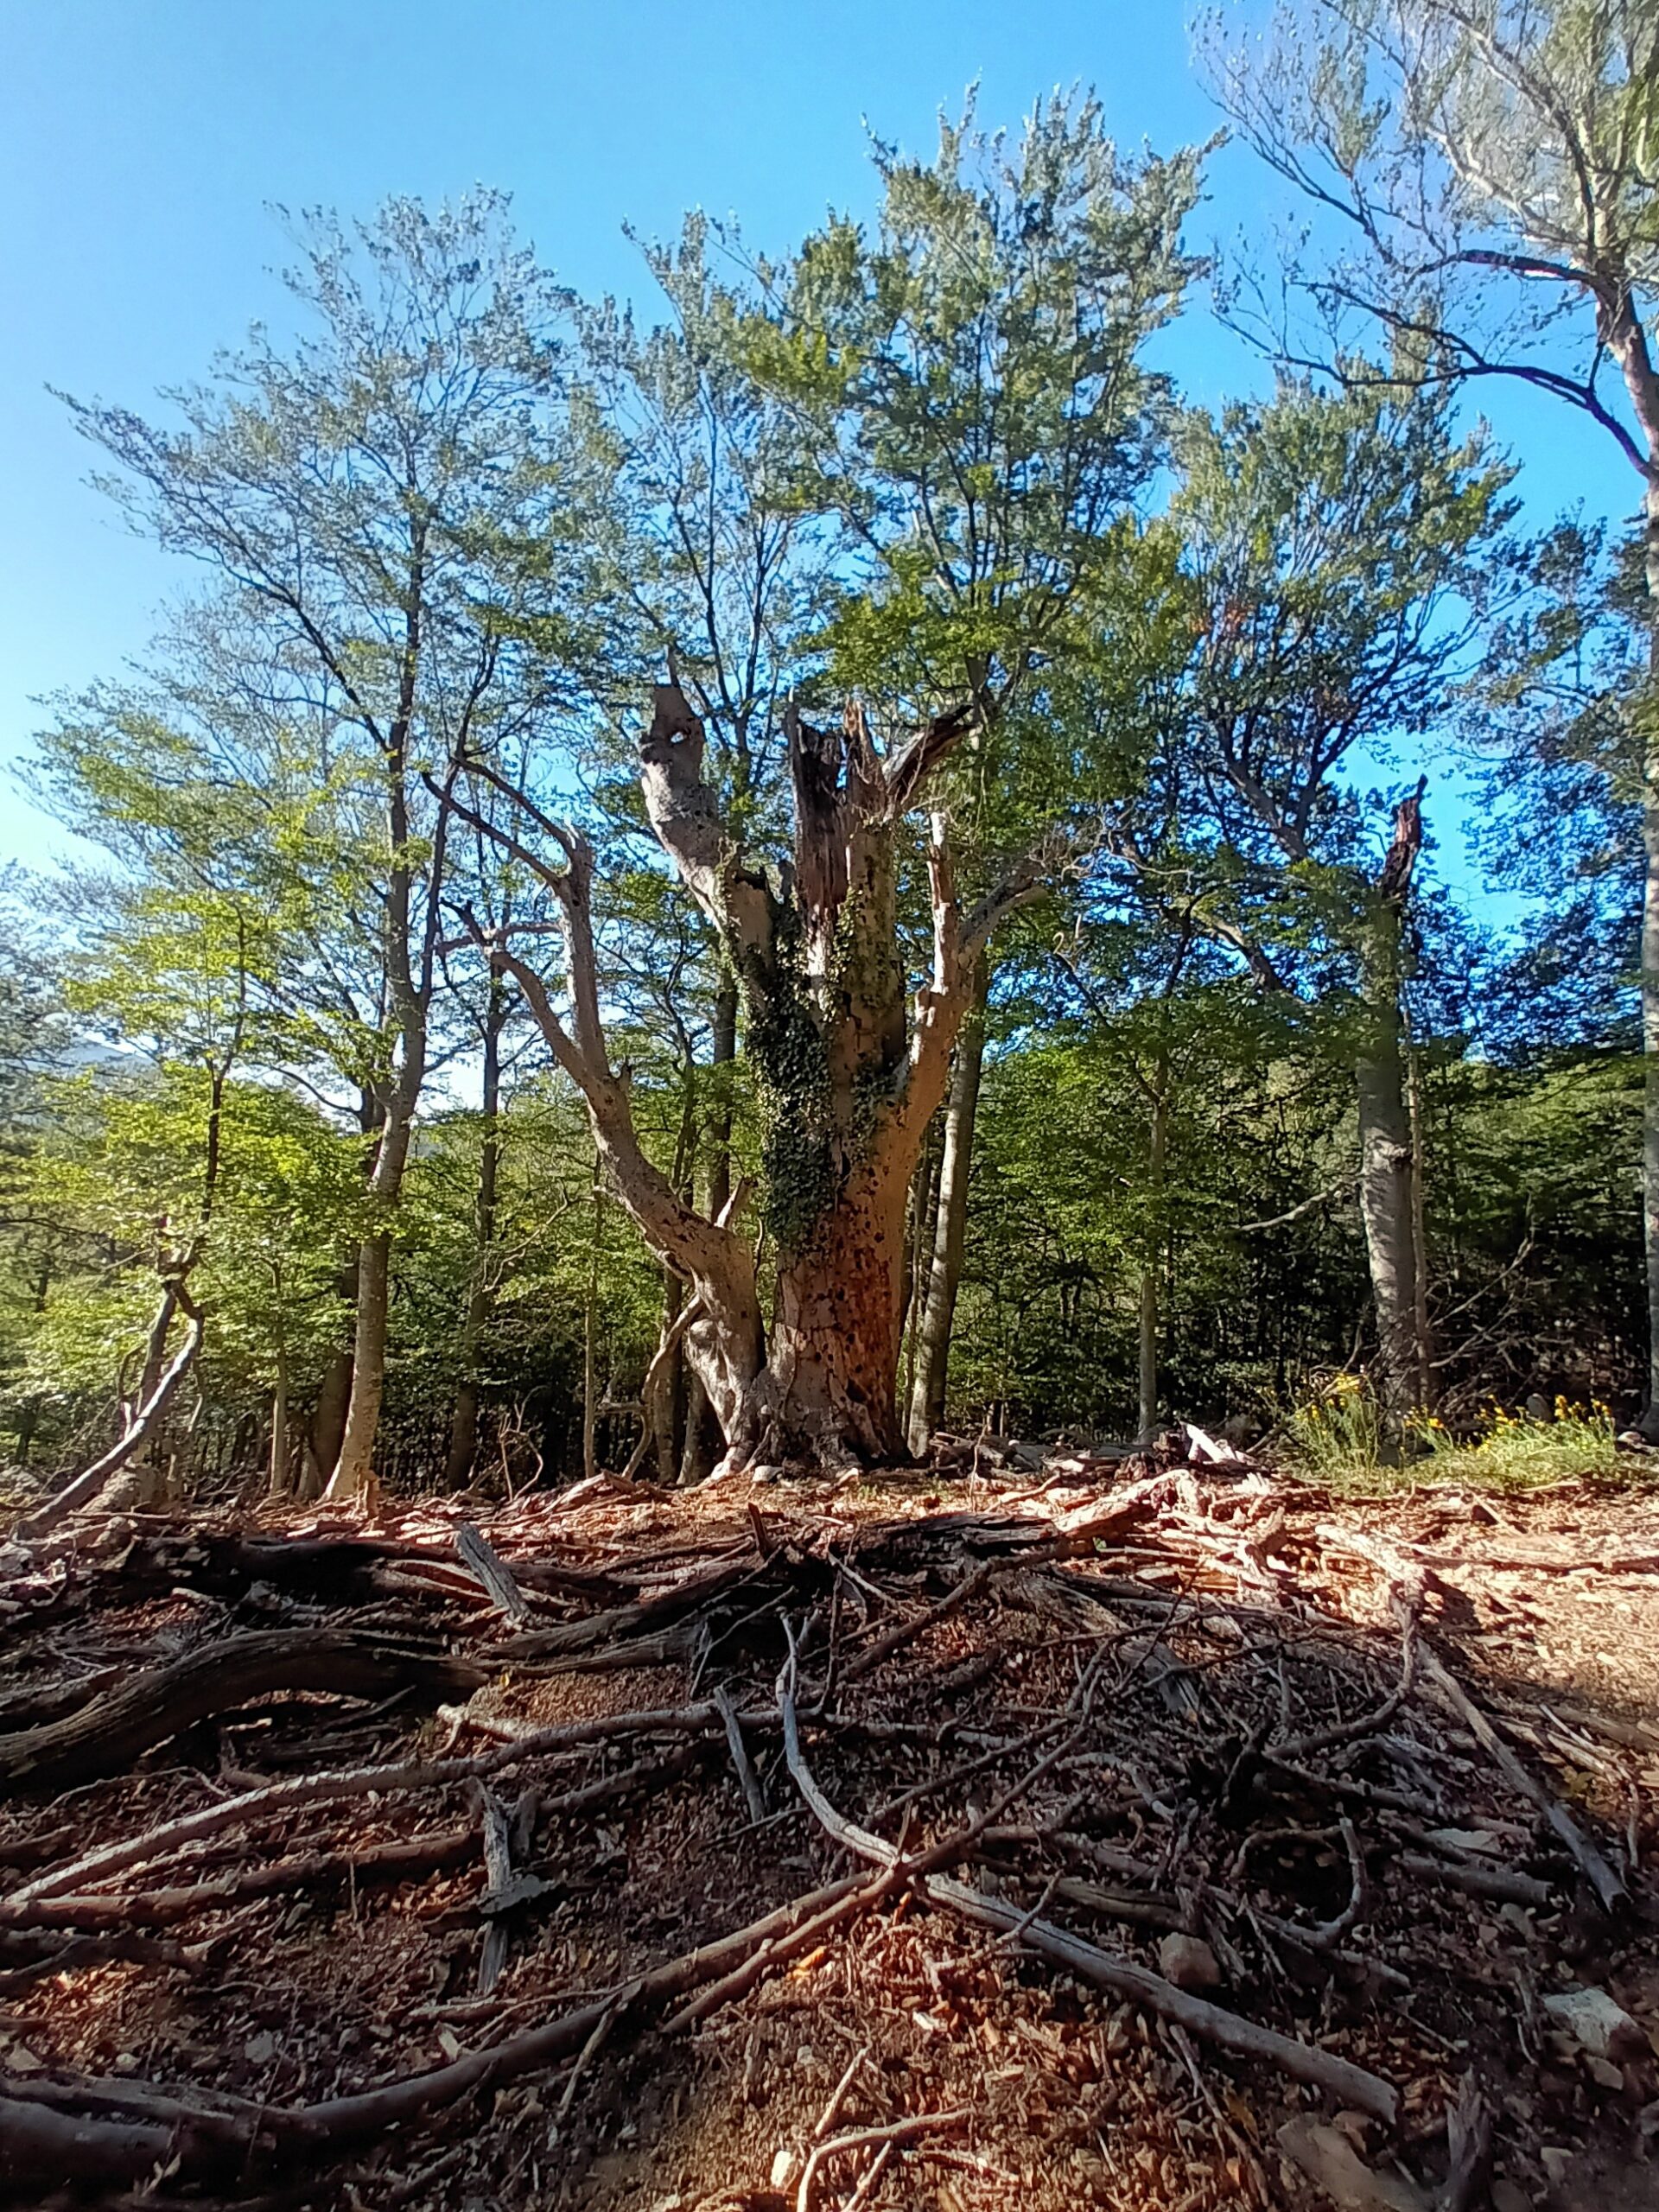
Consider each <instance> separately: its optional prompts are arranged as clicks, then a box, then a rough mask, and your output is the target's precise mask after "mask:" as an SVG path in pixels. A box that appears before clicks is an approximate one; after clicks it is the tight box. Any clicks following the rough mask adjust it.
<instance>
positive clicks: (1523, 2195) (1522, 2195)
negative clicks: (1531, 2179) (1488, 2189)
mask: <svg viewBox="0 0 1659 2212" xmlns="http://www.w3.org/2000/svg"><path fill="white" fill-rule="evenodd" d="M1492 2212H1532V2199H1531V2198H1530V2197H1529V2196H1528V2195H1527V2192H1526V2190H1524V2189H1522V2188H1521V2187H1520V2186H1519V2185H1518V2183H1515V2182H1512V2181H1507V2180H1503V2179H1499V2180H1497V2181H1495V2182H1494V2183H1492Z"/></svg>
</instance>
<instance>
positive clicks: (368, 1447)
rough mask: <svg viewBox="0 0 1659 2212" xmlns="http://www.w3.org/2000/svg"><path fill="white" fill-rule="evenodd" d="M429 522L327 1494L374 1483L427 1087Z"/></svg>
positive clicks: (432, 948) (391, 824) (399, 716)
mask: <svg viewBox="0 0 1659 2212" xmlns="http://www.w3.org/2000/svg"><path fill="white" fill-rule="evenodd" d="M426 588H427V524H426V523H425V521H424V520H423V518H421V517H419V516H418V515H413V516H411V518H410V542H409V555H408V569H407V574H406V578H405V583H404V626H403V639H402V642H401V649H400V652H399V668H398V679H397V710H396V712H395V713H394V715H392V718H391V722H390V723H389V725H388V726H387V728H386V731H385V738H384V740H383V741H382V743H381V762H380V766H381V774H382V777H383V779H384V781H383V786H382V787H383V790H384V792H385V833H386V855H387V865H386V887H385V937H384V939H383V944H384V946H385V983H386V991H387V1001H388V1005H389V1007H390V1010H391V1032H392V1039H393V1043H394V1057H393V1066H392V1071H391V1075H390V1076H389V1077H386V1078H385V1079H384V1080H383V1081H382V1082H381V1083H380V1084H378V1086H377V1087H376V1090H375V1093H374V1104H375V1107H376V1109H377V1110H378V1116H379V1136H378V1142H377V1143H376V1146H375V1151H374V1157H373V1160H372V1165H371V1166H370V1169H369V1176H368V1200H369V1212H370V1217H371V1220H372V1224H373V1225H372V1228H371V1229H370V1230H369V1233H368V1234H367V1235H366V1236H365V1237H364V1239H363V1241H362V1244H361V1247H360V1249H359V1254H358V1264H357V1326H356V1329H355V1331H354V1332H353V1341H352V1389H351V1397H350V1401H349V1402H348V1403H347V1406H346V1428H345V1433H344V1435H343V1436H342V1437H341V1439H340V1456H339V1458H338V1459H336V1461H335V1462H334V1473H333V1474H332V1475H331V1476H330V1477H329V1479H328V1488H327V1493H326V1495H327V1497H331V1498H349V1499H353V1500H356V1499H365V1498H367V1497H370V1496H371V1495H372V1490H373V1484H374V1445H375V1439H376V1437H377V1436H378V1433H379V1428H380V1402H381V1399H382V1397H383V1396H384V1395H385V1385H386V1329H387V1322H388V1319H389V1316H390V1312H391V1239H392V1224H393V1222H394V1220H395V1218H396V1217H397V1206H398V1202H399V1200H400V1199H401V1198H402V1196H403V1189H404V1171H405V1169H406V1168H407V1167H408V1165H409V1154H410V1142H411V1140H412V1138H413V1135H414V1128H415V1112H416V1107H417V1106H418V1104H419V1103H420V1096H421V1091H422V1089H423V1086H424V1084H425V1082H426V1059H427V1014H428V1010H429V1007H430V1005H431V1000H432V986H433V977H434V972H435V960H436V954H437V943H438V918H439V911H440V894H441V892H442V887H443V883H444V880H445V851H446V847H447V840H448V828H449V816H450V811H451V804H452V799H453V795H454V784H455V779H456V777H457V776H458V774H459V773H460V766H459V761H460V752H461V749H464V746H465V741H466V724H465V722H463V727H462V730H461V739H460V745H459V747H458V749H457V753H456V755H455V757H454V759H453V760H452V761H451V764H450V767H449V772H448V781H447V782H446V783H445V784H444V785H443V786H442V788H440V787H439V786H438V785H435V784H432V785H431V789H432V791H433V792H434V794H435V797H436V798H437V801H438V811H437V818H436V822H435V826H434V828H433V830H432V836H431V845H430V851H429V855H428V856H427V858H426V859H425V861H424V862H423V867H422V868H421V870H420V872H419V874H417V872H416V840H415V835H414V829H413V825H412V823H411V820H410V775H411V770H410V760H409V746H410V734H411V731H412V729H413V727H414V718H415V711H416V702H417V699H418V696H419V687H420V679H421V675H422V671H423V654H424V651H425V634H424V609H425V594H426ZM417 883H423V884H424V887H425V893H426V912H425V914H424V916H423V918H421V919H420V920H419V921H418V922H417V919H416V886H417Z"/></svg>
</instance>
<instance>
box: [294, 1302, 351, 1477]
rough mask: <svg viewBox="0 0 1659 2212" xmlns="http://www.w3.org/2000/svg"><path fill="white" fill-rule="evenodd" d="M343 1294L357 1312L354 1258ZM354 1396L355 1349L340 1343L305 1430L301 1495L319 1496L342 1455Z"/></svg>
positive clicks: (324, 1375) (324, 1376)
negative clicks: (331, 1470) (304, 1470)
mask: <svg viewBox="0 0 1659 2212" xmlns="http://www.w3.org/2000/svg"><path fill="white" fill-rule="evenodd" d="M340 1286H341V1295H342V1297H344V1298H345V1299H346V1300H348V1301H349V1304H350V1306H351V1310H352V1312H353V1313H356V1311H357V1262H356V1261H355V1260H353V1262H352V1263H351V1266H350V1267H349V1268H347V1269H346V1272H345V1274H343V1275H342V1277H341V1279H340ZM351 1397H352V1348H351V1346H350V1345H349V1344H341V1345H340V1347H339V1349H338V1350H337V1351H334V1352H332V1353H331V1354H330V1355H329V1358H328V1363H327V1366H326V1367H325V1368H324V1369H323V1370H322V1380H321V1383H319V1384H318V1386H317V1402H316V1405H315V1408H314V1409H313V1412H312V1414H311V1423H310V1427H309V1428H308V1431H307V1433H306V1438H305V1457H306V1461H307V1470H306V1474H305V1477H304V1478H303V1480H302V1484H301V1495H302V1497H316V1496H318V1495H320V1493H321V1489H322V1485H323V1484H324V1482H325V1481H326V1480H327V1473H328V1470H329V1469H330V1468H331V1467H332V1466H333V1465H334V1463H335V1461H336V1460H337V1459H339V1458H340V1445H341V1443H342V1442H343V1441H344V1440H345V1435H346V1407H347V1406H348V1405H349V1404H350V1403H351Z"/></svg>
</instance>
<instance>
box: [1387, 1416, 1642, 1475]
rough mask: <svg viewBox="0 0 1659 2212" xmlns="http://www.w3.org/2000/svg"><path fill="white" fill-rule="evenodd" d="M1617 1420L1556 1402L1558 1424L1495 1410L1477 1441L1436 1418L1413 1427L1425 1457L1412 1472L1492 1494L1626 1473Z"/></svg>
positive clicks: (1486, 1421)
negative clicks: (1460, 1436) (1458, 1435)
mask: <svg viewBox="0 0 1659 2212" xmlns="http://www.w3.org/2000/svg"><path fill="white" fill-rule="evenodd" d="M1614 1433H1615V1432H1614V1428H1613V1417H1612V1415H1611V1413H1610V1412H1609V1411H1608V1409H1607V1408H1606V1407H1605V1406H1604V1405H1601V1404H1599V1403H1598V1404H1595V1405H1590V1406H1575V1405H1570V1404H1569V1403H1568V1402H1567V1400H1566V1399H1565V1398H1557V1399H1556V1401H1555V1414H1554V1419H1553V1420H1548V1421H1536V1420H1535V1419H1534V1418H1533V1416H1532V1415H1531V1414H1526V1413H1513V1414H1512V1413H1506V1412H1505V1411H1504V1409H1503V1407H1502V1406H1496V1405H1495V1406H1491V1407H1489V1408H1487V1410H1486V1412H1485V1414H1484V1416H1483V1419H1482V1429H1481V1433H1480V1434H1479V1435H1478V1436H1477V1437H1475V1438H1474V1439H1472V1440H1471V1439H1467V1438H1465V1439H1461V1440H1459V1439H1458V1438H1455V1437H1453V1436H1451V1435H1450V1434H1448V1433H1447V1432H1446V1428H1445V1427H1443V1426H1442V1425H1441V1423H1440V1421H1437V1420H1436V1419H1435V1418H1434V1417H1433V1415H1432V1414H1431V1415H1430V1416H1429V1418H1428V1419H1427V1420H1426V1421H1418V1422H1416V1423H1415V1424H1414V1439H1415V1440H1416V1441H1417V1443H1418V1444H1419V1445H1420V1446H1423V1447H1426V1455H1425V1457H1424V1458H1423V1459H1420V1460H1419V1461H1418V1462H1417V1463H1416V1466H1415V1468H1414V1472H1416V1473H1418V1474H1419V1475H1420V1477H1421V1478H1425V1479H1428V1480H1432V1481H1433V1482H1435V1483H1437V1484H1438V1483H1471V1484H1480V1485H1481V1486H1482V1487H1483V1488H1485V1489H1489V1490H1540V1489H1542V1488H1543V1487H1544V1486H1545V1485H1546V1484H1550V1483H1560V1482H1577V1481H1584V1480H1586V1479H1594V1478H1598V1477H1599V1478H1606V1477H1607V1476H1610V1475H1617V1474H1619V1473H1622V1472H1624V1471H1625V1470H1624V1467H1622V1466H1621V1464H1620V1460H1619V1456H1618V1446H1617V1444H1616V1443H1615V1442H1614Z"/></svg>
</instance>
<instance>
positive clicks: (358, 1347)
mask: <svg viewBox="0 0 1659 2212" xmlns="http://www.w3.org/2000/svg"><path fill="white" fill-rule="evenodd" d="M411 1135H412V1131H411V1130H410V1124H409V1122H408V1119H407V1117H406V1116H404V1114H403V1113H401V1112H397V1113H394V1115H393V1116H392V1117H391V1119H389V1120H388V1122H387V1123H386V1125H385V1128H383V1129H382V1131H381V1133H380V1142H379V1146H378V1150H377V1152H376V1154H375V1160H374V1167H373V1170H372V1173H371V1175H370V1177H369V1201H370V1204H371V1205H372V1207H373V1208H374V1209H375V1211H377V1212H378V1213H380V1214H382V1215H385V1214H388V1213H390V1212H391V1211H393V1210H394V1209H395V1208H396V1206H397V1199H398V1197H399V1195H400V1193H401V1192H402V1190H403V1184H404V1167H405V1166H407V1164H408V1160H409V1146H410V1136H411ZM390 1317H391V1229H390V1228H389V1227H388V1228H385V1229H378V1230H374V1231H372V1233H371V1234H370V1235H369V1236H365V1238H364V1239H363V1241H362V1243H361V1244H360V1245H359V1247H358V1254H357V1325H356V1327H355V1329H354V1331H353V1337H352V1390H351V1397H350V1400H349V1402H348V1403H347V1405H346V1427H345V1433H344V1434H343V1435H342V1436H341V1438H340V1457H339V1459H337V1460H336V1461H335V1462H334V1473H333V1475H332V1476H331V1477H330V1478H329V1483H328V1488H327V1493H326V1494H327V1496H328V1497H344V1498H359V1497H366V1496H367V1495H368V1494H369V1492H370V1490H371V1488H372V1484H373V1480H374V1441H375V1438H376V1436H377V1435H378V1433H379V1427H380V1402H381V1399H382V1397H383V1395H385V1384H386V1332H387V1324H388V1321H389V1319H390Z"/></svg>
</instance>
